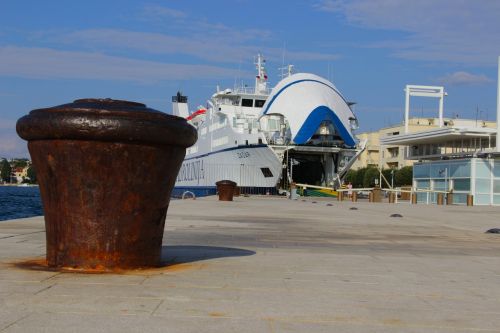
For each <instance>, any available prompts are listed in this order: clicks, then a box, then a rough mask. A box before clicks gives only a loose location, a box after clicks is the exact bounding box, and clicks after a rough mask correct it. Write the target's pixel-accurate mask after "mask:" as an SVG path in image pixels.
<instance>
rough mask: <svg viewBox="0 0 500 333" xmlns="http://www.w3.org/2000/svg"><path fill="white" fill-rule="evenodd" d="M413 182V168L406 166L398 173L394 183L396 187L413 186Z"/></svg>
mask: <svg viewBox="0 0 500 333" xmlns="http://www.w3.org/2000/svg"><path fill="white" fill-rule="evenodd" d="M412 182H413V167H412V166H405V167H402V168H401V169H399V170H398V171H396V174H395V175H394V183H395V185H396V186H404V185H411V184H412Z"/></svg>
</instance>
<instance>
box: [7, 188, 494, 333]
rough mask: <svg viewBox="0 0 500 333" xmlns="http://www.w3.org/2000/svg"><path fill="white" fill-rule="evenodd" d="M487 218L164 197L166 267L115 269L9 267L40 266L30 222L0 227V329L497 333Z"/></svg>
mask: <svg viewBox="0 0 500 333" xmlns="http://www.w3.org/2000/svg"><path fill="white" fill-rule="evenodd" d="M312 201H315V203H313V202H312ZM327 204H331V205H330V206H327ZM352 207H355V208H357V210H351V209H350V208H352ZM391 214H400V215H401V216H402V217H397V218H396V217H390V215H391ZM499 215H500V208H499V207H464V206H432V205H410V204H407V203H400V204H387V203H380V204H375V203H367V202H357V203H351V202H347V201H344V202H337V201H332V200H331V199H324V198H319V199H318V198H314V199H311V198H306V199H303V198H301V199H300V200H296V201H292V200H288V199H285V198H278V197H269V196H253V197H237V198H235V201H233V202H219V201H217V199H216V198H215V197H207V198H199V199H196V200H175V201H172V202H171V204H170V208H169V212H168V216H167V222H166V228H165V234H164V244H163V248H162V259H163V261H165V262H167V263H168V266H167V267H164V268H162V269H157V270H147V271H140V270H136V271H129V272H123V273H122V274H81V273H67V272H54V271H47V270H43V269H39V268H37V269H35V268H34V267H32V266H30V265H19V263H21V262H27V261H29V260H34V261H36V260H40V259H43V257H44V254H45V231H44V223H43V217H35V218H29V219H19V220H11V221H3V222H0V332H88V331H93V332H137V331H145V332H273V333H275V332H500V329H499V327H500V288H498V281H499V279H500V235H494V234H485V231H486V230H488V229H490V228H494V227H500V220H498V218H497V217H498V216H499Z"/></svg>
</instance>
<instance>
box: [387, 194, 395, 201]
mask: <svg viewBox="0 0 500 333" xmlns="http://www.w3.org/2000/svg"><path fill="white" fill-rule="evenodd" d="M388 198H389V203H395V202H396V195H395V193H394V192H389V197H388Z"/></svg>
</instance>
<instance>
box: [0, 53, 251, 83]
mask: <svg viewBox="0 0 500 333" xmlns="http://www.w3.org/2000/svg"><path fill="white" fill-rule="evenodd" d="M239 74H241V73H240V72H238V71H236V70H231V69H226V68H222V67H216V66H205V65H185V64H172V63H163V62H154V61H145V60H137V59H130V58H124V57H115V56H108V55H104V54H100V53H89V52H72V51H60V50H54V49H49V48H24V47H14V46H7V47H0V75H4V76H14V77H23V78H35V79H37V78H39V79H57V78H69V79H97V80H127V81H136V82H156V81H163V80H187V79H204V78H221V77H235V76H237V75H239Z"/></svg>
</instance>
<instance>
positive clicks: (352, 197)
mask: <svg viewBox="0 0 500 333" xmlns="http://www.w3.org/2000/svg"><path fill="white" fill-rule="evenodd" d="M351 200H352V202H357V201H358V192H356V191H352V196H351Z"/></svg>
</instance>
